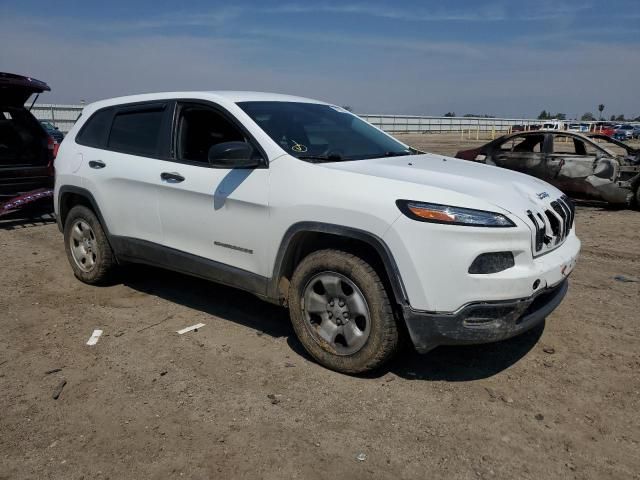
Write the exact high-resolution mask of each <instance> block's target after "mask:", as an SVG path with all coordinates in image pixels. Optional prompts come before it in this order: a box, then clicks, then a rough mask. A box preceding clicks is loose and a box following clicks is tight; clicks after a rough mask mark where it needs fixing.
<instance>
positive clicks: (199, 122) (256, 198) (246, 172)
mask: <svg viewBox="0 0 640 480" xmlns="http://www.w3.org/2000/svg"><path fill="white" fill-rule="evenodd" d="M174 118H175V127H174V146H173V150H174V158H173V159H172V161H163V162H160V164H159V165H157V168H156V169H155V174H154V175H155V176H156V177H157V179H158V180H160V179H161V178H163V177H165V179H164V180H163V181H162V186H161V193H160V195H159V212H160V219H161V222H162V232H163V244H164V245H165V246H166V247H170V248H171V249H174V250H178V251H181V252H186V253H189V254H191V255H194V256H196V257H200V258H202V259H207V260H212V261H214V262H218V263H219V264H223V265H225V266H231V267H235V268H236V269H240V270H243V271H245V272H251V273H254V274H258V275H260V276H264V277H266V276H268V272H267V266H266V264H265V248H266V241H265V237H264V235H262V234H261V233H262V232H265V231H266V226H267V222H268V217H269V212H268V207H269V204H268V192H269V169H268V168H267V162H266V155H265V154H264V153H263V152H262V151H261V150H260V147H259V145H258V144H257V142H256V141H255V140H254V139H253V138H252V137H251V135H250V134H249V133H248V132H247V131H246V129H244V128H243V127H242V125H241V124H240V122H238V121H237V120H236V119H235V118H234V117H233V116H232V115H231V114H230V113H228V112H226V110H224V109H222V108H221V107H219V106H217V105H213V104H211V103H208V102H207V103H199V102H186V101H185V102H179V103H178V104H177V107H176V114H175V116H174ZM229 141H245V142H248V143H250V144H251V145H252V146H253V147H254V155H255V156H256V158H259V159H260V160H261V161H262V163H261V166H260V167H259V168H253V169H240V168H228V169H225V168H212V167H211V166H210V165H209V163H208V151H209V149H210V148H211V146H213V145H216V144H219V143H223V142H229ZM196 261H197V260H196ZM228 283H229V282H228ZM231 283H233V282H231Z"/></svg>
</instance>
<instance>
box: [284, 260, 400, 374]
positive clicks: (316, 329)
mask: <svg viewBox="0 0 640 480" xmlns="http://www.w3.org/2000/svg"><path fill="white" fill-rule="evenodd" d="M289 313H290V316H291V322H292V324H293V328H294V330H295V332H296V335H297V336H298V339H299V340H300V342H301V343H302V345H303V346H304V348H305V349H306V350H307V352H309V354H310V355H311V356H312V357H313V358H314V359H315V360H316V361H318V363H320V364H322V365H324V366H325V367H327V368H330V369H331V370H336V371H338V372H343V373H348V374H357V373H364V372H367V371H370V370H374V369H377V368H379V367H381V366H382V365H383V364H385V363H386V362H387V361H389V360H390V359H391V358H392V357H393V356H394V354H395V353H396V351H397V350H398V347H399V331H398V326H397V323H396V319H395V317H394V314H393V310H392V308H391V303H390V302H389V297H388V295H387V292H386V290H385V288H384V285H383V284H382V282H381V280H380V277H379V275H378V274H377V272H376V271H375V270H374V269H373V267H371V265H369V264H368V263H367V262H365V261H364V260H362V259H361V258H359V257H357V256H355V255H352V254H349V253H346V252H342V251H339V250H320V251H317V252H314V253H312V254H310V255H308V256H307V257H305V258H304V259H303V260H302V262H300V264H299V265H298V267H297V268H296V270H295V272H294V274H293V278H292V279H291V284H290V287H289Z"/></svg>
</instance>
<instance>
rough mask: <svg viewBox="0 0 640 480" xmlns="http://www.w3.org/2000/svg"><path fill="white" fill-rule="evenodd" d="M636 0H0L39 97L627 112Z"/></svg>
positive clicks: (6, 58)
mask: <svg viewBox="0 0 640 480" xmlns="http://www.w3.org/2000/svg"><path fill="white" fill-rule="evenodd" d="M639 46H640V1H639V0H606V1H605V0H595V1H592V0H577V1H576V0H565V1H563V0H534V1H527V2H516V1H513V0H487V1H481V0H456V1H455V2H443V1H441V0H437V1H436V0H433V1H432V0H422V1H420V0H407V1H403V0H396V1H391V0H387V1H381V2H376V1H373V0H369V1H360V0H342V1H336V0H292V1H290V2H272V1H268V0H264V1H246V0H234V1H225V2H220V1H204V0H200V1H191V2H190V1H187V0H185V1H175V0H174V1H171V2H169V1H162V0H154V1H151V0H140V1H136V0H129V1H122V0H109V1H101V2H93V1H87V0H84V1H64V0H60V1H56V2H51V0H47V1H36V0H18V1H6V0H0V71H8V72H12V73H19V74H24V75H29V76H33V77H35V78H38V79H41V80H44V81H46V82H47V83H49V85H50V86H51V88H52V92H51V93H48V94H46V95H44V96H43V97H42V99H41V101H42V102H46V103H72V104H75V103H80V101H81V100H84V101H86V102H91V101H95V100H99V99H103V98H109V97H113V96H120V95H128V94H135V93H142V92H154V91H177V90H256V91H268V92H278V93H289V94H294V95H300V96H305V97H311V98H317V99H319V100H323V101H327V102H331V103H334V104H338V105H349V106H351V107H352V108H353V109H354V111H356V112H357V113H396V114H415V115H443V114H444V113H446V112H456V113H457V114H458V115H462V114H466V113H476V114H490V115H496V116H506V117H531V116H537V115H538V113H540V111H541V110H542V109H546V110H547V111H549V110H550V111H552V112H554V113H556V112H562V113H566V114H567V115H568V117H569V118H574V117H575V116H576V115H577V116H580V115H582V114H583V113H585V112H593V113H597V105H598V104H600V103H603V104H605V106H606V108H605V111H604V114H605V116H609V115H611V114H616V115H618V114H625V115H627V116H633V117H635V116H637V115H640V100H639V99H640V96H639V95H638V92H639V91H640V88H639V85H640V48H638V47H639Z"/></svg>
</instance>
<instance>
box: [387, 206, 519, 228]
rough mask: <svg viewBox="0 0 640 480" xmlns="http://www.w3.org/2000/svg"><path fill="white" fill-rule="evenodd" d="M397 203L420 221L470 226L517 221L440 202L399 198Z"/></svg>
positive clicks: (498, 214)
mask: <svg viewBox="0 0 640 480" xmlns="http://www.w3.org/2000/svg"><path fill="white" fill-rule="evenodd" d="M396 205H397V206H398V208H399V209H400V211H401V212H402V213H404V214H405V215H406V216H407V217H409V218H411V219H413V220H418V221H419V222H431V223H446V224H450V225H466V226H469V227H494V228H505V227H515V226H516V225H515V223H513V222H512V221H511V220H509V219H508V218H507V217H505V216H504V215H502V214H501V213H495V212H486V211H484V210H474V209H473V208H462V207H452V206H450V205H440V204H438V203H426V202H414V201H411V200H397V201H396Z"/></svg>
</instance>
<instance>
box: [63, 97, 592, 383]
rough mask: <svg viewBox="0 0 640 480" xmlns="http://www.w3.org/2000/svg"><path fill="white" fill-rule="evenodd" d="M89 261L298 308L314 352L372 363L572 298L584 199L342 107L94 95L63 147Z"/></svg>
mask: <svg viewBox="0 0 640 480" xmlns="http://www.w3.org/2000/svg"><path fill="white" fill-rule="evenodd" d="M56 162H57V163H56V180H55V210H56V214H57V218H58V224H59V227H60V229H61V231H63V232H64V244H65V248H66V252H67V256H68V258H69V262H70V264H71V267H72V269H73V272H74V274H75V275H76V276H77V277H78V278H79V279H80V280H82V281H83V282H86V283H89V284H99V283H102V282H105V281H108V279H109V278H110V277H111V275H112V274H113V273H114V270H115V269H116V268H117V266H118V265H119V264H122V263H125V262H138V263H145V264H151V265H157V266H161V267H165V268H168V269H172V270H175V271H178V272H183V273H187V274H191V275H195V276H198V277H202V278H205V279H210V280H212V281H215V282H219V283H222V284H226V285H230V286H233V287H237V288H240V289H243V290H246V291H249V292H252V293H253V294H255V295H258V296H259V297H261V298H263V299H265V300H267V301H270V302H273V303H276V304H280V305H283V306H286V307H288V309H289V312H290V317H291V322H292V324H293V328H294V330H295V333H296V335H297V336H298V338H299V339H300V341H301V343H302V344H303V345H304V347H305V349H306V350H307V351H308V352H309V353H310V354H311V355H312V356H313V357H314V358H315V359H316V360H317V361H318V362H320V363H321V364H323V365H325V366H326V367H328V368H331V369H334V370H337V371H341V372H346V373H360V372H365V371H367V370H371V369H374V368H377V367H379V366H381V365H382V364H384V363H385V362H386V361H388V360H389V359H390V358H391V357H392V356H393V355H394V353H395V352H397V351H398V349H399V348H401V338H403V337H404V332H407V333H408V338H410V340H411V342H412V343H413V345H414V346H415V348H416V349H417V350H418V351H419V352H428V351H429V350H431V349H433V348H435V347H436V346H438V345H445V344H470V343H483V342H493V341H497V340H502V339H505V338H509V337H512V336H514V335H517V334H519V333H521V332H524V331H526V330H528V329H530V328H532V327H533V326H535V325H537V324H539V323H540V322H542V321H543V320H544V318H545V317H546V316H547V315H548V314H549V313H551V312H552V311H553V310H554V309H555V308H556V307H557V306H558V304H559V303H560V302H561V300H562V298H563V297H564V295H565V293H566V291H567V276H568V275H569V273H570V272H571V270H572V269H573V267H574V265H575V261H576V257H577V255H578V252H579V249H580V241H579V240H578V238H577V237H576V234H575V227H574V208H573V205H572V203H571V201H570V200H569V199H568V198H567V197H566V196H564V195H563V194H562V193H561V192H560V191H559V190H557V189H556V188H554V187H552V186H551V185H549V184H547V183H545V182H543V181H541V180H538V179H536V178H533V177H530V176H528V175H524V174H521V173H517V172H512V171H509V170H505V169H501V168H498V167H493V166H487V165H482V164H476V163H471V162H466V161H463V160H457V159H453V158H448V157H444V156H441V155H433V154H423V153H421V152H418V151H417V150H414V149H412V148H411V147H409V146H407V145H404V144H403V143H401V142H399V141H398V140H396V139H394V138H393V137H391V136H390V135H388V134H386V133H384V132H383V131H381V130H379V129H377V128H375V127H373V126H372V125H370V124H368V123H367V122H365V121H363V120H361V119H360V118H359V117H357V116H356V115H353V114H351V113H350V112H348V111H346V110H345V109H343V108H340V107H337V106H334V105H330V104H326V103H322V102H319V101H315V100H309V99H305V98H298V97H292V96H285V95H276V94H266V93H251V92H180V93H158V94H145V95H137V96H130V97H123V98H117V99H112V100H106V101H100V102H96V103H94V104H91V105H89V106H87V107H85V109H84V112H83V114H82V117H81V118H80V119H79V121H78V122H76V124H75V126H74V127H73V128H72V129H71V131H70V132H69V134H68V135H67V136H66V138H65V139H64V141H63V142H62V145H61V147H60V151H59V154H58V159H57V161H56Z"/></svg>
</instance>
